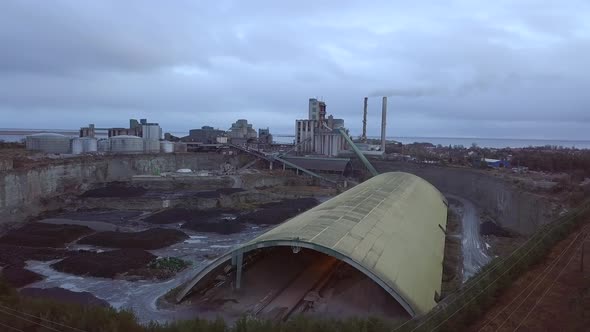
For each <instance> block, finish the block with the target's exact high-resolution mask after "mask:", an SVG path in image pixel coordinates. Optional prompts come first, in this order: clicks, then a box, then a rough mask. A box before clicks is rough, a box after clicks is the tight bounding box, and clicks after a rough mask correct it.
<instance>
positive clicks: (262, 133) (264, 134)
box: [258, 128, 272, 145]
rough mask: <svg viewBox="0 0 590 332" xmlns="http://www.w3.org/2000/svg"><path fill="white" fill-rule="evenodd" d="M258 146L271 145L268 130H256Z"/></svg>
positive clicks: (270, 135) (270, 136)
mask: <svg viewBox="0 0 590 332" xmlns="http://www.w3.org/2000/svg"><path fill="white" fill-rule="evenodd" d="M258 144H266V145H270V144H272V134H271V133H270V129H269V128H266V129H265V128H259V129H258Z"/></svg>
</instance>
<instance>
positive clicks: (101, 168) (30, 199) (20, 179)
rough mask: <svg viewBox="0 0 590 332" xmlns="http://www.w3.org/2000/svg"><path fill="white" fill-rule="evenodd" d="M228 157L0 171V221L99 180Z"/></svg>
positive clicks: (84, 162)
mask: <svg viewBox="0 0 590 332" xmlns="http://www.w3.org/2000/svg"><path fill="white" fill-rule="evenodd" d="M226 161H230V162H233V160H229V159H228V157H226V156H223V155H220V154H209V153H202V154H161V155H133V156H105V157H103V158H100V159H99V158H90V159H85V158H75V159H67V160H60V161H56V162H55V163H51V164H49V165H44V166H41V167H38V168H32V169H18V168H15V169H12V170H5V171H0V224H4V223H12V222H18V221H22V220H24V219H25V218H27V217H30V216H35V215H37V214H39V213H41V212H44V211H47V210H51V209H54V208H59V206H58V205H59V204H58V203H57V202H55V201H54V199H55V198H56V197H60V196H63V195H67V194H79V193H81V192H83V191H85V190H87V189H89V188H90V187H91V186H93V185H95V184H98V183H105V182H112V181H129V180H130V179H131V177H132V176H133V175H138V174H159V173H160V172H171V171H175V170H177V169H180V168H190V169H194V170H218V169H219V167H220V165H221V164H223V163H225V162H226Z"/></svg>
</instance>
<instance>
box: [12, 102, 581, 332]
mask: <svg viewBox="0 0 590 332" xmlns="http://www.w3.org/2000/svg"><path fill="white" fill-rule="evenodd" d="M380 101H381V102H382V105H381V107H380V112H381V119H380V123H381V138H380V140H376V139H371V140H370V139H368V138H367V132H366V131H367V113H368V98H365V99H364V103H362V105H363V106H364V107H362V108H361V107H360V106H361V102H360V100H359V112H358V114H359V119H358V120H359V121H360V120H361V116H360V115H361V109H362V123H363V126H362V132H361V133H360V135H358V136H357V138H356V139H354V140H353V138H352V135H351V133H350V131H349V130H348V128H347V127H346V124H345V121H344V119H342V118H341V117H339V116H338V114H337V112H328V109H327V105H326V103H325V102H324V101H323V100H319V99H316V98H311V99H309V103H308V105H307V106H308V107H307V112H305V113H306V117H305V118H302V119H293V122H292V123H293V125H294V128H293V132H292V133H290V135H289V136H288V137H293V141H292V142H290V143H288V144H284V143H278V142H276V141H275V140H274V138H275V136H273V133H272V132H271V128H256V127H255V126H254V125H253V124H252V123H250V122H249V121H248V120H247V119H237V120H235V122H233V123H228V125H227V127H226V128H223V129H220V128H215V127H212V126H207V125H202V126H199V127H198V128H194V129H191V130H190V131H188V133H187V135H178V136H176V135H173V134H171V133H163V130H162V128H161V126H160V124H159V123H156V122H152V121H148V119H139V120H135V119H131V120H129V124H128V126H124V127H107V126H104V127H103V126H101V127H98V126H95V125H94V124H89V125H87V126H85V127H83V128H80V129H79V131H72V132H65V133H66V135H63V134H59V133H51V132H37V133H34V134H31V135H28V136H26V139H25V141H26V150H25V146H23V144H22V142H21V143H8V144H5V145H6V147H5V151H6V153H5V154H4V155H3V156H0V185H1V187H3V190H0V220H1V221H3V222H4V223H6V224H8V223H13V224H15V225H16V226H14V227H13V226H12V224H11V225H10V226H7V227H5V228H4V229H5V230H6V231H2V230H0V277H2V278H5V279H6V280H7V281H8V282H9V283H12V285H14V287H16V288H19V292H23V294H25V293H29V294H30V293H32V294H37V293H38V294H41V295H40V296H41V297H43V296H44V295H43V294H45V293H46V292H47V290H46V289H52V292H56V293H57V294H58V296H64V297H69V296H71V295H72V294H71V293H72V292H73V291H72V290H81V291H86V292H88V297H89V298H90V299H92V300H101V301H103V302H104V303H106V305H112V306H114V307H116V308H117V309H118V308H130V310H133V313H134V315H136V317H137V319H138V320H139V321H140V322H142V323H148V322H150V321H159V322H170V321H175V320H180V319H194V318H195V317H197V318H199V319H202V320H215V319H218V318H221V319H223V320H225V321H227V322H228V323H229V324H233V323H235V322H237V321H238V320H240V319H243V317H249V318H253V319H257V320H269V321H271V322H284V321H287V320H289V319H290V318H292V317H298V316H305V318H306V319H307V318H321V319H325V318H327V319H336V320H339V319H343V318H352V317H360V318H367V317H377V318H380V319H383V320H388V321H389V320H391V321H392V322H405V321H409V322H416V321H420V320H421V319H425V317H429V316H430V315H436V313H439V314H440V313H444V310H445V308H451V309H452V310H453V311H454V310H455V309H454V307H449V306H450V305H452V302H451V301H453V299H456V298H457V297H456V296H459V297H460V296H461V294H460V290H461V289H462V287H466V286H464V285H469V282H471V281H470V280H477V278H474V276H477V274H478V273H479V272H480V271H482V270H483V269H484V267H485V266H486V265H487V264H489V263H490V262H491V261H492V260H493V259H494V257H498V256H501V257H509V256H508V255H511V254H512V252H513V249H512V248H513V247H516V245H520V244H521V243H523V242H524V239H525V238H526V236H529V235H531V234H535V232H537V231H538V230H540V232H543V231H544V230H545V229H546V228H543V227H542V226H543V225H547V224H548V223H550V222H551V220H553V218H555V217H556V216H562V215H564V213H566V212H564V211H567V209H569V208H570V207H571V206H573V205H569V204H571V203H569V201H570V200H571V201H573V199H576V197H583V196H575V195H574V194H576V195H582V190H590V179H588V180H583V181H580V185H579V188H578V187H575V186H574V185H573V184H572V185H571V186H572V187H571V188H572V189H571V190H564V189H559V188H561V186H564V185H565V184H566V183H567V181H566V179H565V177H564V176H563V175H559V176H556V177H554V178H553V176H552V175H547V174H534V173H531V174H528V170H525V169H524V168H523V167H517V168H516V169H515V168H511V166H512V165H514V164H516V165H519V160H518V159H517V160H514V159H512V158H511V157H512V156H511V154H512V153H519V152H520V151H517V150H514V151H512V150H508V151H502V152H498V151H494V150H493V149H477V148H476V147H472V148H470V149H467V148H464V147H458V148H451V147H448V148H446V147H442V145H441V146H434V145H433V144H429V143H414V144H405V145H402V144H398V143H391V142H389V144H387V145H386V141H385V134H386V125H387V97H383V98H382V99H381V98H380ZM302 113H304V112H302ZM347 121H348V120H347ZM62 133H64V132H62ZM70 133H71V135H67V134H70ZM276 137H285V136H284V135H276ZM574 152H575V153H578V152H577V151H573V150H572V153H574ZM523 155H524V154H523ZM540 155H541V154H537V153H535V158H538V156H540ZM400 156H401V158H399V159H395V158H397V157H400ZM521 156H522V155H521ZM524 156H526V155H524ZM431 158H432V159H431ZM434 158H438V159H434ZM433 160H434V161H433ZM522 160H526V159H522ZM535 160H536V159H535ZM552 161H556V159H553V160H552ZM447 162H448V163H449V164H451V163H453V162H454V163H455V164H454V165H452V166H450V165H449V164H446V163H447ZM459 163H461V164H459ZM447 165H449V166H450V167H447ZM519 166H521V165H519ZM522 166H524V165H522ZM569 181H573V180H569ZM572 183H573V182H572ZM584 186H585V187H584ZM556 188H557V189H556ZM559 190H561V191H559ZM589 192H590V191H589ZM443 193H444V195H443ZM543 195H545V196H543ZM577 199H578V200H579V199H580V198H577ZM472 200H473V202H472ZM513 211H517V212H516V213H514V212H513ZM572 211H573V210H572ZM24 221H27V222H24ZM19 223H23V224H24V226H23V227H20V228H18V227H17V226H21V225H19ZM36 248H38V249H36ZM484 271H485V270H484ZM482 280H484V281H483V282H486V283H487V282H488V281H489V280H488V279H482ZM473 282H479V281H473ZM64 285H67V288H68V289H65V287H64ZM484 287H487V284H485V285H484ZM478 289H484V288H478ZM456 294H459V295H456ZM467 300H470V298H468V299H467ZM462 301H463V300H462ZM107 302H108V303H107ZM462 303H467V302H465V301H463V302H462ZM437 324H438V323H437ZM319 330H321V329H319ZM353 330H355V329H353ZM428 330H430V328H429V329H428ZM449 330H454V329H449Z"/></svg>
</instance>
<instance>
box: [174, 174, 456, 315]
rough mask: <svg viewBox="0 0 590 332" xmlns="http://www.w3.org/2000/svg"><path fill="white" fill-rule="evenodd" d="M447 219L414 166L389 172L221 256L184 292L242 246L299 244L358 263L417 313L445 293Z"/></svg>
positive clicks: (443, 206) (433, 191) (439, 199)
mask: <svg viewBox="0 0 590 332" xmlns="http://www.w3.org/2000/svg"><path fill="white" fill-rule="evenodd" d="M446 220H447V203H446V200H445V198H444V196H443V195H442V194H441V193H440V192H439V191H438V190H437V189H436V188H434V187H433V186H432V185H431V184H430V183H428V182H426V181H425V180H423V179H422V178H419V177H417V176H415V175H412V174H409V173H402V172H392V173H385V174H381V175H378V176H375V177H373V178H371V179H370V180H367V181H365V182H363V183H361V184H359V185H357V186H356V187H353V188H351V189H350V190H348V191H346V192H344V193H342V194H340V195H338V196H336V197H334V198H332V199H330V200H328V201H326V202H324V203H322V204H320V205H318V206H316V207H315V208H313V209H311V210H308V211H306V212H304V213H302V214H300V215H298V216H297V217H294V218H292V219H290V220H288V221H287V222H285V223H283V224H281V225H279V226H277V227H275V228H273V229H271V230H270V231H268V232H266V233H264V234H262V235H261V236H259V237H257V238H256V239H254V240H252V241H250V242H248V243H246V244H244V245H242V246H240V247H238V248H237V249H235V250H233V251H232V252H230V253H228V254H226V255H224V256H222V257H220V258H218V259H217V260H215V261H214V262H213V263H212V264H210V265H209V266H207V267H206V268H205V269H203V270H202V271H200V272H199V273H198V274H197V276H196V277H195V278H194V279H193V280H191V281H190V282H189V283H188V284H187V285H186V286H185V287H184V289H183V290H182V291H181V292H180V293H179V295H178V297H177V299H178V300H179V301H180V300H182V299H183V298H184V297H185V296H186V295H187V294H188V293H189V292H190V290H191V289H192V288H193V287H194V286H195V285H196V284H197V282H198V281H199V280H201V279H202V278H203V277H205V276H206V275H207V274H209V273H210V272H211V271H213V270H214V269H215V268H217V267H219V266H220V265H222V264H224V263H225V262H227V261H228V260H229V259H230V258H231V257H232V255H233V254H235V253H236V252H247V251H250V250H253V249H256V248H264V247H272V246H299V247H305V248H310V249H313V250H316V251H320V252H323V253H325V254H328V255H331V256H334V257H336V258H338V259H340V260H342V261H344V262H346V263H348V264H350V265H352V266H354V267H355V268H357V269H358V270H360V271H361V272H363V273H365V274H366V275H367V276H368V277H370V278H371V279H372V280H374V281H375V282H377V283H378V284H379V285H380V286H381V287H383V288H384V289H385V290H386V291H387V292H388V293H389V294H391V295H392V296H393V297H394V298H395V299H396V300H397V301H398V302H399V303H400V304H401V305H402V306H403V307H404V308H405V309H406V310H407V311H408V313H410V315H412V316H416V315H421V314H424V313H426V312H428V311H429V310H430V309H432V308H433V307H434V306H435V305H436V301H435V297H436V294H437V293H438V294H440V289H441V280H442V266H443V257H444V244H445V234H444V232H443V231H442V229H441V227H442V228H446ZM439 225H440V226H441V227H439Z"/></svg>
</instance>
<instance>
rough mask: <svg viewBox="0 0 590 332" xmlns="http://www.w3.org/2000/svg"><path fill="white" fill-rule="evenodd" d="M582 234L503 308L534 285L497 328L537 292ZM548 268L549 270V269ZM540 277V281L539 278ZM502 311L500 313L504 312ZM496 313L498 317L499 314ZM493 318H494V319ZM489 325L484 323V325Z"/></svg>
mask: <svg viewBox="0 0 590 332" xmlns="http://www.w3.org/2000/svg"><path fill="white" fill-rule="evenodd" d="M580 235H582V233H579V234H578V235H576V237H575V238H574V239H573V240H572V241H571V242H570V244H569V245H568V246H567V247H565V248H564V249H563V250H562V251H561V252H560V253H559V255H558V256H557V258H556V259H555V260H554V261H553V262H552V263H551V264H549V266H547V268H546V269H545V271H544V272H543V273H541V274H539V275H538V277H537V278H536V279H535V281H534V282H532V283H530V284H529V285H527V287H525V288H524V289H523V290H522V292H520V294H518V295H517V296H516V297H515V298H514V299H513V300H512V301H511V302H510V303H509V304H508V305H507V306H506V307H504V309H502V311H504V310H505V309H506V308H508V306H509V305H511V304H512V303H513V302H514V301H516V299H519V298H520V295H521V294H522V293H524V292H525V291H526V290H527V289H528V288H529V287H531V286H533V285H534V286H533V288H532V290H531V292H530V293H528V294H527V295H526V296H525V297H524V299H523V300H522V302H520V303H519V304H518V305H517V306H516V308H514V309H513V310H512V311H511V312H510V314H509V315H508V317H506V319H504V321H503V322H502V324H500V326H498V327H497V328H496V329H497V330H499V329H500V328H501V327H502V326H504V324H505V323H506V322H508V320H509V319H510V318H511V317H512V315H514V313H515V312H516V310H518V309H519V308H520V306H522V305H523V304H524V303H525V302H526V300H528V298H529V297H530V296H531V295H532V294H533V293H534V292H535V290H536V289H537V287H539V285H540V284H541V283H542V282H543V280H545V278H546V277H547V276H548V275H549V273H550V272H551V271H553V269H554V268H555V267H556V266H557V265H558V264H559V261H560V260H561V258H562V257H563V256H564V255H565V253H566V252H567V251H568V250H569V249H570V248H571V247H572V245H574V243H575V242H576V240H578V238H579V237H580ZM547 270H548V271H547ZM538 279H540V280H539V281H538V282H537V280H538ZM502 311H500V313H501V312H502ZM500 313H498V315H500ZM498 315H496V317H497V316H498ZM496 317H494V318H493V319H496ZM493 319H492V320H493ZM485 326H487V324H486V325H484V327H485Z"/></svg>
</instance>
